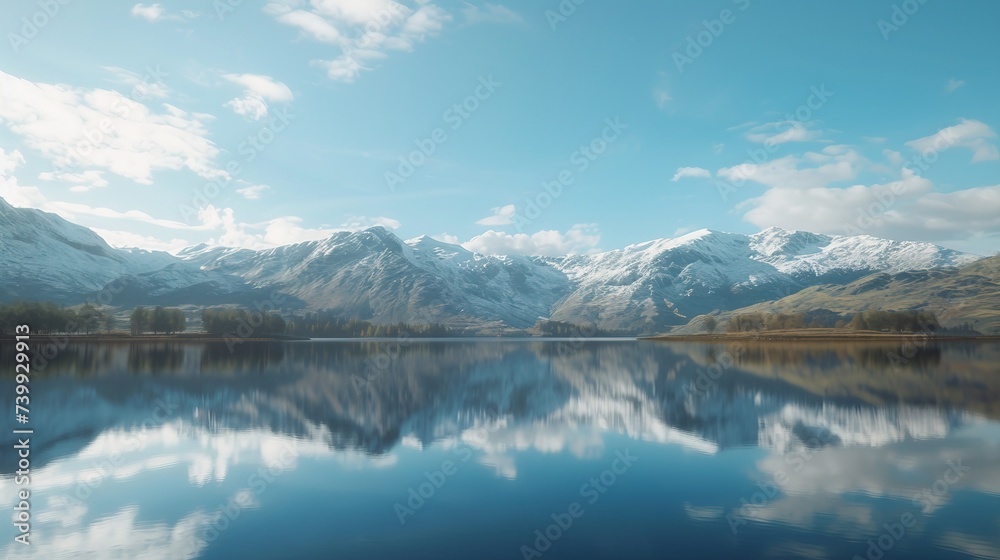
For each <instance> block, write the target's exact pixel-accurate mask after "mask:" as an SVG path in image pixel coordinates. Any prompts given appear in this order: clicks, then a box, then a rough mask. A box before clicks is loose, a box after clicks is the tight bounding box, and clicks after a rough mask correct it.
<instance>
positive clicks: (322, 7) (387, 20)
mask: <svg viewBox="0 0 1000 560" xmlns="http://www.w3.org/2000/svg"><path fill="white" fill-rule="evenodd" d="M479 10H480V12H476V13H475V16H474V17H483V18H492V19H496V18H498V17H501V16H504V14H506V12H505V11H504V10H506V8H496V9H492V10H491V9H489V8H480V9H479ZM482 10H486V11H485V12H483V11H482ZM264 12H265V13H266V14H268V15H270V16H271V17H273V18H274V19H275V21H277V22H279V23H281V24H284V25H288V26H291V27H294V28H296V29H298V30H299V31H300V33H301V34H302V36H303V37H306V38H309V39H313V40H315V41H319V42H321V43H327V44H331V45H335V46H337V47H339V49H340V55H339V56H337V57H335V58H332V59H319V60H314V61H313V64H314V65H316V66H319V67H321V68H323V69H324V70H325V71H326V73H327V76H328V77H329V78H330V79H332V80H336V81H341V82H353V81H354V80H355V79H357V78H358V76H359V75H360V74H361V73H362V72H364V71H366V70H371V69H372V65H373V64H374V63H375V62H376V61H379V60H382V59H384V58H386V57H387V56H389V53H390V52H392V51H410V50H413V48H414V46H415V45H416V44H418V43H420V42H422V41H424V40H425V39H426V38H427V37H429V36H432V35H434V34H436V33H438V32H440V31H441V30H442V29H443V28H444V26H445V24H447V23H448V22H450V21H452V20H453V17H452V16H451V14H449V13H448V12H447V11H445V10H444V9H443V8H441V7H439V6H438V5H436V4H434V3H433V2H431V1H429V0H412V1H411V5H405V4H403V3H401V2H396V1H393V0H367V1H365V2H359V1H354V0H314V1H313V2H311V4H310V6H309V8H308V9H303V8H302V7H301V6H300V3H299V2H298V1H296V0H280V1H275V2H271V3H269V4H267V5H265V6H264ZM507 17H509V16H507Z"/></svg>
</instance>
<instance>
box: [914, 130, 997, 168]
mask: <svg viewBox="0 0 1000 560" xmlns="http://www.w3.org/2000/svg"><path fill="white" fill-rule="evenodd" d="M996 137H997V134H996V132H994V131H993V129H992V128H990V127H989V126H987V125H986V124H984V123H982V122H979V121H977V120H971V119H959V123H958V124H956V125H955V126H949V127H947V128H942V129H941V130H939V131H937V132H936V133H934V134H932V135H930V136H925V137H923V138H918V139H916V140H912V141H910V142H907V143H906V145H907V146H909V147H910V148H913V149H914V150H916V151H918V152H920V153H922V154H925V155H926V154H929V153H933V152H943V151H945V150H948V149H950V148H953V147H956V146H958V147H962V148H966V149H968V150H970V151H971V152H972V161H973V163H976V162H982V161H996V160H1000V151H998V150H997V147H996V144H994V143H993V142H992V140H993V139H994V138H996Z"/></svg>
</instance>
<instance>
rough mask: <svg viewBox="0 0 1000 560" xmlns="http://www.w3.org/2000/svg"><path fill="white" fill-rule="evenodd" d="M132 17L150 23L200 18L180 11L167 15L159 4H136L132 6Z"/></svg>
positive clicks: (185, 11)
mask: <svg viewBox="0 0 1000 560" xmlns="http://www.w3.org/2000/svg"><path fill="white" fill-rule="evenodd" d="M131 14H132V17H136V18H139V19H144V20H146V21H148V22H150V23H152V22H157V21H161V20H173V21H185V20H189V19H195V18H196V17H198V16H200V15H201V14H200V13H199V12H194V11H191V10H181V11H180V12H179V13H173V14H171V13H168V12H167V10H166V9H164V7H163V6H162V5H161V4H150V5H148V6H147V5H145V4H136V5H134V6H132V10H131Z"/></svg>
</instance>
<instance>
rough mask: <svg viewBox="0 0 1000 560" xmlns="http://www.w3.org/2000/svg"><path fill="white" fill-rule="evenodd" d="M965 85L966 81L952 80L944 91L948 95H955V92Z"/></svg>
mask: <svg viewBox="0 0 1000 560" xmlns="http://www.w3.org/2000/svg"><path fill="white" fill-rule="evenodd" d="M964 85H965V80H956V79H955V78H952V79H950V80H948V83H947V84H945V86H944V91H945V92H946V93H954V92H955V90H957V89H958V88H960V87H962V86H964Z"/></svg>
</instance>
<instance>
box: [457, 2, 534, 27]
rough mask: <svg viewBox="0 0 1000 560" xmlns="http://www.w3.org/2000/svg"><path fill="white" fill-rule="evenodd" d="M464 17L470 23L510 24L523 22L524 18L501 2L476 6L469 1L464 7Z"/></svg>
mask: <svg viewBox="0 0 1000 560" xmlns="http://www.w3.org/2000/svg"><path fill="white" fill-rule="evenodd" d="M462 18H463V19H464V21H465V23H466V24H468V25H476V24H480V23H494V24H510V23H523V22H524V18H523V17H521V15H520V14H518V13H517V12H515V11H513V10H511V9H510V8H508V7H506V6H503V5H501V4H490V3H489V2H487V3H485V4H483V5H482V6H476V5H475V4H471V3H469V2H466V3H465V7H464V8H462Z"/></svg>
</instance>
